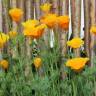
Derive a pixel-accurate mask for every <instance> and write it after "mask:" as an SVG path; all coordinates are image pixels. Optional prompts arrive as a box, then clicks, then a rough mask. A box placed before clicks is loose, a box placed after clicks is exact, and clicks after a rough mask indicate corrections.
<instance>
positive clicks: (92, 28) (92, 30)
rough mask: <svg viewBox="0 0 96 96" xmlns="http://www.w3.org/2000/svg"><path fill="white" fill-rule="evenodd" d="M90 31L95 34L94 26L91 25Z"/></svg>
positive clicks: (95, 27)
mask: <svg viewBox="0 0 96 96" xmlns="http://www.w3.org/2000/svg"><path fill="white" fill-rule="evenodd" d="M90 32H91V33H93V34H95V35H96V26H92V27H91V28H90Z"/></svg>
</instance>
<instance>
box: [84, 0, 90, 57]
mask: <svg viewBox="0 0 96 96" xmlns="http://www.w3.org/2000/svg"><path fill="white" fill-rule="evenodd" d="M83 1H84V40H85V45H84V47H85V51H86V54H87V56H88V57H90V13H89V10H90V7H89V6H90V0H83Z"/></svg>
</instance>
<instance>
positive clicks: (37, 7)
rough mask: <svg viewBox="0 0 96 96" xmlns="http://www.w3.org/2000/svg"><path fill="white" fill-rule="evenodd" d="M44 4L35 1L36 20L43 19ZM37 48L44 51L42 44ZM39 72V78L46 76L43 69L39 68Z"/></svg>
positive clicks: (41, 0) (40, 0)
mask: <svg viewBox="0 0 96 96" xmlns="http://www.w3.org/2000/svg"><path fill="white" fill-rule="evenodd" d="M43 3H44V0H35V1H34V4H35V19H37V20H39V19H40V17H41V14H42V12H41V9H40V5H41V4H43ZM37 46H39V48H40V50H43V46H42V45H41V44H39V43H38V45H37ZM37 55H38V54H37ZM37 72H38V74H39V76H43V75H44V72H43V68H42V67H41V68H39V69H38V70H37Z"/></svg>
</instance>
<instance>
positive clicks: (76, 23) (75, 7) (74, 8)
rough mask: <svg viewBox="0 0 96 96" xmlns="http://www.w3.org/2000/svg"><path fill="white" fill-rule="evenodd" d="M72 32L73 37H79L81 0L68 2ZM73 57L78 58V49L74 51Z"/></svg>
mask: <svg viewBox="0 0 96 96" xmlns="http://www.w3.org/2000/svg"><path fill="white" fill-rule="evenodd" d="M70 2H71V20H72V32H73V36H74V37H79V36H80V25H81V0H70ZM74 53H75V56H80V49H74Z"/></svg>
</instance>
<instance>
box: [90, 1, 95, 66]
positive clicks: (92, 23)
mask: <svg viewBox="0 0 96 96" xmlns="http://www.w3.org/2000/svg"><path fill="white" fill-rule="evenodd" d="M90 2H91V10H90V16H91V26H94V25H95V26H96V0H92V1H90ZM95 40H96V37H95V35H94V34H91V44H90V50H91V66H92V67H93V66H94V64H93V63H94V62H93V59H94V57H95V56H96V51H95V46H96V43H95Z"/></svg>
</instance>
